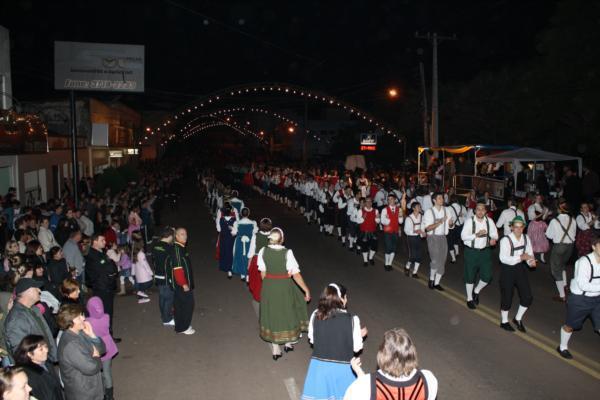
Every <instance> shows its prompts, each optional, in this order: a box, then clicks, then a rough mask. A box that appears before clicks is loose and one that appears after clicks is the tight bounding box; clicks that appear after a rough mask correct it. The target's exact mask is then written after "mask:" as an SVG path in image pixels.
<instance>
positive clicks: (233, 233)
mask: <svg viewBox="0 0 600 400" xmlns="http://www.w3.org/2000/svg"><path fill="white" fill-rule="evenodd" d="M238 226H239V224H238V221H237V220H236V221H235V222H234V223H233V227H232V228H231V236H236V235H237V233H238Z"/></svg>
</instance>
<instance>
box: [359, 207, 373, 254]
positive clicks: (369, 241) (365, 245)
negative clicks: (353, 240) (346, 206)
mask: <svg viewBox="0 0 600 400" xmlns="http://www.w3.org/2000/svg"><path fill="white" fill-rule="evenodd" d="M361 212H362V217H363V221H364V222H363V223H362V224H360V227H359V228H360V241H361V242H362V243H361V245H360V248H361V250H362V251H363V252H367V251H369V250H372V251H377V222H376V218H377V209H375V208H372V209H371V211H367V210H365V209H364V208H363V209H362V210H361ZM371 214H372V216H371ZM367 215H368V218H369V220H367ZM371 219H372V221H371Z"/></svg>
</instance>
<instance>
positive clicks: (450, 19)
mask: <svg viewBox="0 0 600 400" xmlns="http://www.w3.org/2000/svg"><path fill="white" fill-rule="evenodd" d="M90 4H91V3H90V2H85V1H32V0H29V1H24V0H3V1H2V2H1V5H0V24H1V25H3V26H5V27H7V28H8V29H10V31H11V45H12V68H13V93H14V96H15V97H16V98H17V99H19V100H34V99H43V98H48V97H57V96H64V93H60V92H56V91H54V90H53V42H54V41H55V40H65V41H90V42H106V43H131V44H143V45H145V46H146V88H147V91H146V93H145V94H144V95H143V96H141V95H124V96H119V95H114V94H112V95H103V96H106V98H109V99H111V98H115V97H117V96H119V99H120V100H122V101H124V102H126V103H129V104H131V105H132V106H135V107H139V108H142V109H170V108H172V107H176V106H181V105H183V104H185V103H186V102H188V101H191V100H193V99H194V98H195V97H197V96H198V95H202V94H207V93H210V92H212V91H215V90H218V89H221V88H224V87H228V86H231V85H236V84H244V83H249V82H272V81H278V82H289V83H294V84H299V85H304V86H308V87H311V88H317V89H322V90H325V91H327V92H328V93H330V94H332V95H337V96H339V97H341V98H343V99H345V100H348V101H352V102H354V103H356V104H358V105H362V106H363V107H365V108H366V109H374V108H376V107H377V104H378V103H379V102H383V101H384V97H385V89H386V88H387V87H388V86H389V85H390V84H394V85H397V86H399V87H400V88H406V89H410V88H416V87H418V85H419V78H418V61H419V57H420V56H419V49H423V51H424V54H425V56H424V57H425V62H426V65H427V67H428V70H427V76H428V79H429V77H430V58H431V56H430V53H431V47H430V45H429V44H428V43H427V42H426V41H422V40H417V39H415V37H414V35H415V31H420V32H422V33H426V32H428V31H431V32H433V31H437V32H439V33H441V34H447V35H451V34H456V35H457V37H458V39H459V40H457V41H453V42H446V43H443V44H442V45H441V46H440V53H439V62H440V80H441V81H442V82H452V81H465V80H469V79H471V78H473V77H474V76H476V74H478V73H479V72H481V71H482V70H497V69H500V68H503V67H506V66H511V65H513V64H515V63H521V62H526V61H527V60H528V59H530V58H532V57H535V55H536V47H535V41H536V35H537V34H538V33H539V31H540V30H542V29H544V28H545V27H546V26H547V25H548V23H549V19H550V16H551V15H552V14H553V12H554V8H555V2H554V1H549V0H529V1H508V0H494V1H491V0H489V1H481V0H471V1H468V0H464V1H443V0H422V1H409V0H385V1H376V2H367V1H358V0H346V1H337V0H332V1H322V0H321V1H317V0H305V1H293V2H292V1H289V2H282V1H189V0H188V1H186V0H166V1H152V2H142V1H139V2H131V1H103V2H97V3H95V5H94V6H91V5H90Z"/></svg>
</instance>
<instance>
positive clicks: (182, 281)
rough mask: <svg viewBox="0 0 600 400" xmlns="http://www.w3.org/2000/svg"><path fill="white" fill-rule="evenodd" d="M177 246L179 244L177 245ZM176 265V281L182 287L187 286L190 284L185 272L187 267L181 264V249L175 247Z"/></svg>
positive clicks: (174, 267) (174, 273) (174, 271)
mask: <svg viewBox="0 0 600 400" xmlns="http://www.w3.org/2000/svg"><path fill="white" fill-rule="evenodd" d="M175 246H177V245H175ZM174 252H175V260H174V261H175V265H173V278H174V279H175V283H176V284H177V285H178V286H181V287H182V288H184V289H185V288H186V287H187V286H188V281H187V276H186V274H185V269H184V268H183V266H182V265H181V261H182V260H181V255H180V254H179V249H178V248H177V247H175V249H174Z"/></svg>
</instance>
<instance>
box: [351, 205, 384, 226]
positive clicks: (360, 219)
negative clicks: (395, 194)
mask: <svg viewBox="0 0 600 400" xmlns="http://www.w3.org/2000/svg"><path fill="white" fill-rule="evenodd" d="M372 210H375V223H376V224H378V223H380V222H381V220H380V219H379V211H377V209H376V208H373V207H371V209H370V210H367V207H365V211H372ZM362 211H363V210H362V208H361V209H358V210H357V212H356V216H355V218H354V219H355V222H356V223H357V224H362V223H363V222H365V219H364V218H363V212H362Z"/></svg>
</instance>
